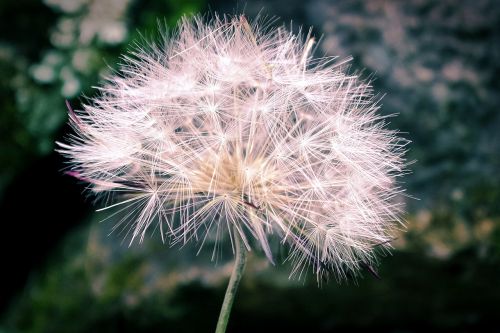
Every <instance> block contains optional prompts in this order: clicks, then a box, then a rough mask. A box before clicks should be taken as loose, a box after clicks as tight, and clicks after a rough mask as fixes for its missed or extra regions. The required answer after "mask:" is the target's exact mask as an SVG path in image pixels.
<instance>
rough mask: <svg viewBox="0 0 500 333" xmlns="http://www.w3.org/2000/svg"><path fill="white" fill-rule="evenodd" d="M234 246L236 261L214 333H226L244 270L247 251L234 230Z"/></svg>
mask: <svg viewBox="0 0 500 333" xmlns="http://www.w3.org/2000/svg"><path fill="white" fill-rule="evenodd" d="M234 245H235V248H236V259H235V261H234V267H233V272H232V273H231V278H230V279H229V284H228V285H227V289H226V295H225V296H224V302H223V303H222V308H221V309H220V314H219V320H218V321H217V328H216V329H215V333H224V332H226V328H227V323H228V321H229V315H230V314H231V308H232V307H233V302H234V297H235V296H236V291H237V290H238V285H239V284H240V280H241V277H242V276H243V271H244V270H245V264H246V259H247V249H246V248H245V244H243V241H242V240H241V239H240V235H239V234H238V232H237V231H236V229H235V232H234Z"/></svg>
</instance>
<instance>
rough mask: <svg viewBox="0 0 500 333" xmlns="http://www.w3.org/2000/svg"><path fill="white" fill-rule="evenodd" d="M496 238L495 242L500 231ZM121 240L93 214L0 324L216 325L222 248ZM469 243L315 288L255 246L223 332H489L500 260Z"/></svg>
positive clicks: (59, 328) (227, 266)
mask: <svg viewBox="0 0 500 333" xmlns="http://www.w3.org/2000/svg"><path fill="white" fill-rule="evenodd" d="M108 227H110V226H109V225H108ZM89 228H90V231H89ZM495 237H496V240H495V243H496V244H499V242H500V233H497V235H496V236H495ZM122 241H123V238H121V236H119V235H114V236H111V237H110V236H108V235H107V233H106V228H105V226H104V225H102V224H98V223H97V220H94V221H89V223H87V224H86V226H85V227H83V228H80V229H79V230H76V231H75V232H73V233H72V234H71V235H70V236H69V237H68V238H67V239H66V240H65V241H64V242H63V244H61V247H60V248H59V249H58V250H57V251H56V253H57V255H55V256H53V257H52V259H51V262H50V263H49V264H48V265H47V267H46V268H45V269H44V270H42V271H41V272H39V273H38V274H35V275H33V276H32V279H31V280H30V283H29V285H28V287H27V288H26V289H25V291H24V293H23V294H22V295H21V296H20V297H19V298H18V300H17V301H16V302H15V303H14V304H13V306H12V307H11V309H10V311H9V312H8V313H7V314H6V320H5V323H4V324H5V326H4V328H5V329H10V330H11V331H12V332H73V333H78V332H95V331H98V332H139V331H140V332H157V331H167V332H207V331H212V329H213V328H214V327H215V322H216V319H217V317H218V311H219V305H220V303H221V302H222V298H223V295H224V291H225V286H226V283H227V276H228V275H229V273H230V271H231V269H232V260H231V256H230V252H231V251H230V248H229V246H228V245H227V244H226V248H225V249H224V250H226V251H224V252H223V256H222V257H220V258H219V259H218V261H217V264H215V263H213V262H211V261H210V256H211V254H212V253H211V250H212V246H213V245H214V244H213V243H212V244H210V243H209V244H207V245H206V246H205V247H204V250H203V251H202V252H201V253H200V254H199V255H198V256H196V252H197V248H196V247H195V246H187V247H186V248H184V249H182V250H178V249H166V248H165V247H164V246H163V245H161V244H160V243H159V242H158V241H157V239H151V240H148V241H146V242H145V243H144V244H143V245H142V246H141V245H136V246H132V247H130V248H128V247H126V246H123V242H122ZM489 246H492V244H490V245H489ZM475 251H476V250H475V249H474V248H473V247H469V248H468V249H466V250H463V251H461V252H460V253H456V254H454V255H452V256H451V257H450V258H449V259H448V260H447V261H445V262H443V261H442V260H439V259H433V258H431V257H427V256H422V255H421V254H420V253H415V252H413V253H412V252H408V251H400V252H398V253H397V255H395V256H388V257H386V258H383V260H382V262H381V266H380V274H381V275H382V276H383V280H381V281H379V280H377V279H374V278H373V277H372V276H371V275H369V274H368V273H367V272H365V273H364V275H365V277H364V278H362V279H358V280H351V281H350V282H345V281H344V282H343V283H342V284H340V285H339V284H336V283H334V282H333V281H331V282H330V283H328V284H322V285H321V286H320V287H319V288H318V284H317V281H316V280H315V279H314V278H311V279H306V280H302V281H296V280H290V279H288V274H289V271H290V267H288V265H279V266H277V267H272V266H271V265H270V264H269V262H268V261H267V259H266V258H265V256H262V255H260V254H259V255H255V254H254V255H252V256H251V257H250V261H249V264H248V265H247V270H246V272H245V276H244V279H243V282H242V286H241V289H240V290H239V293H238V298H237V302H236V304H235V309H234V312H233V314H232V320H231V321H230V331H231V332H256V331H257V332H262V331H271V330H278V331H280V332H281V331H291V332H299V331H300V332H330V331H333V332H353V331H362V330H366V328H367V327H370V329H371V330H374V331H378V330H384V331H385V332H398V331H399V332H400V331H405V332H412V331H420V330H428V329H431V328H432V329H438V330H453V331H454V332H466V331H469V330H471V329H479V328H483V329H485V330H486V331H488V330H487V328H488V327H493V326H492V325H495V324H496V323H497V314H498V307H497V306H496V304H497V301H498V300H499V299H500V289H499V288H492V287H493V286H495V285H496V283H497V280H498V262H499V259H500V258H498V256H497V257H494V256H484V257H483V258H480V259H476V257H477V254H476V253H475ZM497 253H498V252H497ZM429 272H432V274H429ZM486 305H489V306H486ZM76 318H77V320H76ZM11 331H9V330H8V331H7V332H11Z"/></svg>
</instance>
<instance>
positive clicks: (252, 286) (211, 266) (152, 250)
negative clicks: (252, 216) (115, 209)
mask: <svg viewBox="0 0 500 333" xmlns="http://www.w3.org/2000/svg"><path fill="white" fill-rule="evenodd" d="M261 9H263V11H262V13H263V15H267V16H278V20H277V21H276V22H277V24H282V23H284V24H288V23H289V22H290V21H291V20H293V23H294V27H295V28H298V26H300V25H303V26H304V27H306V28H308V27H309V26H313V27H314V30H313V31H314V34H315V36H317V37H322V39H321V44H320V47H319V49H318V50H317V55H319V56H320V55H323V54H327V55H338V56H339V57H340V59H342V58H346V57H348V56H353V58H354V60H353V61H352V62H351V63H352V68H353V69H358V70H363V75H365V74H366V75H368V74H371V73H374V75H375V77H376V80H375V81H374V82H373V84H374V86H375V89H376V90H377V91H378V92H380V93H385V94H386V96H385V98H384V100H383V107H382V112H384V113H387V114H392V113H397V114H398V117H396V118H393V120H392V122H391V124H390V127H391V128H394V129H396V128H397V129H400V130H401V131H402V132H403V135H404V136H405V137H406V138H408V139H410V140H412V144H411V146H410V151H409V153H408V156H407V157H408V159H409V160H416V163H415V164H413V165H412V166H411V169H412V173H411V174H409V175H408V176H406V177H405V179H404V181H405V183H406V184H405V186H406V187H407V188H408V193H409V194H411V195H412V196H414V197H416V198H418V200H414V199H406V201H407V211H408V212H407V215H406V220H407V222H408V224H407V230H406V232H404V233H402V234H401V235H400V236H399V237H398V239H397V240H395V242H394V246H395V250H394V251H393V252H392V254H391V255H388V256H386V257H385V258H382V259H381V265H380V267H379V273H380V275H381V277H382V279H381V280H377V279H374V278H372V277H371V276H370V275H369V274H367V273H363V275H364V276H362V277H360V278H358V279H356V280H354V279H351V280H349V281H344V282H343V283H342V284H337V283H336V282H335V281H330V283H328V284H323V285H321V286H320V287H318V285H317V283H316V279H315V278H314V277H313V276H309V277H308V278H306V279H305V280H300V281H296V280H289V279H288V272H289V271H290V267H289V265H288V264H286V263H284V264H283V265H281V264H279V265H277V266H276V267H273V266H270V265H269V264H268V263H267V261H266V259H265V258H264V256H263V255H262V253H259V251H255V252H256V253H252V256H251V259H250V262H249V265H248V268H247V272H246V275H245V277H244V279H243V282H242V286H241V289H240V291H239V294H238V297H237V300H236V303H235V307H234V311H233V314H232V317H231V320H230V325H229V330H230V331H233V332H265V331H271V330H274V331H276V330H278V331H285V330H286V331H292V332H295V331H304V332H353V331H367V330H370V331H379V330H384V331H385V332H417V331H441V332H442V331H453V332H469V331H470V332H472V331H478V330H482V331H486V332H500V327H499V324H498V314H499V313H500V287H499V281H500V226H499V222H500V205H499V202H500V175H499V172H500V116H499V112H500V109H499V106H500V103H499V102H500V97H499V94H498V92H499V91H500V80H499V77H500V2H497V1H495V0H490V1H481V0H474V1H451V0H448V1H430V0H419V1H416V0H412V1H382V0H373V1H366V2H365V1H326V0H313V1H299V0H292V1H288V2H287V4H285V3H284V2H283V1H278V0H275V1H248V2H241V3H237V2H233V1H222V2H214V1H211V2H205V1H204V0H188V1H175V0H161V1H152V0H150V1H139V0H100V1H91V0H72V1H69V0H45V1H32V0H17V1H11V0H7V1H2V2H0V31H1V32H0V76H1V80H0V214H1V215H0V216H1V217H0V219H1V222H0V223H1V235H2V240H1V241H0V244H1V245H0V246H1V248H0V253H1V258H0V259H1V267H2V270H1V275H2V280H3V283H2V284H1V286H2V287H1V290H0V292H1V294H0V311H1V312H0V318H1V322H0V332H89V331H95V332H137V331H141V332H156V331H167V332H206V331H212V330H213V328H214V327H215V322H216V320H217V316H218V311H219V307H220V304H221V302H222V297H223V293H224V290H225V284H226V282H227V277H228V274H229V271H230V269H231V258H230V256H229V255H227V257H223V258H220V259H219V260H218V262H217V263H214V262H211V261H210V254H211V253H210V252H211V249H210V248H208V249H207V251H203V252H202V253H201V254H200V255H199V256H195V252H196V249H194V248H185V249H182V250H179V249H177V248H169V247H168V246H165V245H162V244H161V242H160V241H159V239H158V238H159V237H155V236H153V237H152V239H151V240H150V241H146V242H145V244H143V245H142V246H133V247H132V248H128V247H127V244H126V243H122V239H121V237H120V236H118V235H111V236H108V233H109V231H110V229H111V227H112V224H113V223H112V221H106V222H103V223H99V221H101V220H103V219H104V218H105V215H102V214H96V213H93V211H94V209H95V207H94V206H93V199H92V198H91V197H87V196H86V194H85V193H84V189H85V187H84V184H81V183H79V182H78V181H76V180H74V179H72V178H70V177H68V176H64V175H63V172H62V171H61V170H62V169H63V168H64V166H65V164H64V163H65V161H64V160H63V159H62V158H61V156H59V155H58V154H57V153H55V152H54V142H55V141H56V140H61V139H62V138H63V137H64V135H65V134H67V133H69V132H70V129H69V127H68V126H67V125H65V122H66V120H67V114H66V109H65V106H64V100H65V99H68V100H70V101H71V103H72V104H73V106H74V108H78V107H79V105H80V104H79V103H80V99H79V97H80V96H82V95H90V96H91V95H93V94H95V91H94V90H93V89H92V86H96V85H98V84H99V82H101V81H102V77H103V75H105V74H106V73H109V71H110V70H111V68H116V67H115V66H116V65H115V64H116V63H117V62H118V61H119V58H118V57H119V55H120V54H121V53H123V52H125V51H126V50H127V49H129V46H128V45H130V43H131V42H132V41H134V40H138V38H139V35H140V34H145V35H154V34H155V31H156V29H157V23H158V20H161V21H162V22H163V21H164V22H165V23H166V24H167V25H169V26H173V25H174V24H175V22H176V21H177V19H178V18H179V17H180V16H181V15H183V14H188V13H193V12H194V13H195V12H206V11H210V10H211V11H217V12H220V13H240V12H242V11H243V12H245V13H246V14H247V16H248V17H249V18H250V19H252V18H254V17H255V16H256V15H257V14H258V13H259V12H260V11H261ZM156 236H157V235H156ZM285 255H286V253H284V251H282V253H281V257H282V259H284V258H285ZM282 261H283V260H282Z"/></svg>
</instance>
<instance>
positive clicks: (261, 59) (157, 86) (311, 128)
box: [59, 16, 407, 332]
mask: <svg viewBox="0 0 500 333" xmlns="http://www.w3.org/2000/svg"><path fill="white" fill-rule="evenodd" d="M314 44H315V43H314V39H313V38H312V37H311V34H308V35H307V36H306V37H305V38H302V37H301V36H297V35H294V34H292V33H290V32H288V31H286V29H284V28H283V27H280V28H277V29H272V28H270V27H269V26H266V25H264V26H260V25H259V22H254V23H252V24H250V23H249V22H248V21H247V20H246V19H245V18H244V17H243V16H240V17H222V18H221V17H217V16H216V17H215V18H214V19H212V20H211V21H209V22H206V21H205V20H204V19H203V18H201V17H194V18H192V19H187V18H184V19H182V20H181V22H180V23H179V25H178V28H177V30H176V31H175V33H173V34H170V35H164V38H163V39H162V43H159V44H155V43H152V44H149V45H147V46H146V47H139V48H138V49H137V50H136V51H135V52H132V53H131V54H129V55H128V56H125V57H124V64H122V66H121V69H120V71H119V72H118V73H117V74H115V75H114V76H113V77H111V78H110V79H109V80H108V81H107V83H106V84H105V85H104V86H103V87H101V88H99V89H100V95H99V97H96V98H94V99H92V100H90V102H89V103H88V104H87V105H84V107H83V110H81V111H76V112H75V111H72V110H71V108H69V110H70V123H71V125H72V127H73V128H74V131H75V134H74V135H72V136H71V137H70V138H69V139H68V140H67V142H66V143H59V146H60V151H61V152H62V153H63V154H64V155H66V156H67V157H69V159H70V160H71V162H72V164H71V165H72V170H71V171H70V172H71V174H72V175H74V176H76V177H78V178H79V179H82V180H85V181H86V182H88V183H89V186H90V188H91V189H92V190H93V191H94V192H96V193H98V194H106V193H107V194H110V193H114V194H115V197H116V198H119V200H118V201H116V202H112V203H110V204H109V205H108V207H107V208H109V207H119V208H120V209H122V210H126V211H127V214H126V218H123V219H121V220H120V222H119V223H118V224H117V227H124V228H125V229H126V230H127V232H128V234H129V238H130V242H133V241H136V240H137V241H142V240H143V239H144V237H145V235H146V233H147V231H148V229H151V227H154V228H156V227H158V229H159V230H160V233H161V236H162V239H163V240H167V239H168V240H171V241H172V242H173V243H180V244H185V243H187V242H189V241H191V240H195V241H197V242H199V244H200V246H202V245H203V243H204V242H205V240H206V239H207V237H209V236H210V237H215V238H220V237H222V236H221V235H224V234H225V235H227V236H229V238H230V239H231V243H232V245H233V249H234V252H235V253H236V257H237V258H236V265H235V271H234V272H233V276H232V278H231V282H230V286H229V287H228V291H227V293H226V299H225V301H224V306H223V311H222V312H221V319H220V320H222V321H224V320H225V323H223V324H221V321H219V324H220V326H218V331H220V332H222V331H224V329H225V325H226V324H227V316H229V310H228V309H230V308H231V304H232V300H233V297H234V292H235V290H236V287H237V284H238V282H239V278H240V277H241V273H242V271H243V267H244V262H245V255H246V252H247V251H250V249H251V248H252V247H254V246H255V245H256V244H258V246H259V247H260V248H261V249H262V250H263V252H264V253H265V255H266V256H267V258H268V259H269V261H271V262H272V263H274V256H273V252H272V249H271V246H270V239H271V238H272V237H275V238H278V239H280V240H281V244H283V245H287V246H288V247H289V249H290V256H289V258H288V260H289V261H290V262H292V263H293V269H292V273H291V275H293V276H299V277H300V276H301V275H302V274H304V272H305V271H306V270H307V268H308V267H310V268H312V270H313V272H314V273H315V274H316V275H317V277H318V279H322V278H323V277H327V276H328V275H333V276H335V277H336V278H337V279H342V278H345V277H346V274H347V273H349V272H356V271H358V270H359V269H360V268H361V267H363V266H366V265H368V266H369V267H370V268H371V265H372V264H374V263H375V262H376V256H375V248H376V247H381V248H387V247H389V246H390V245H389V242H390V240H391V237H392V231H393V230H394V228H396V227H397V226H398V224H399V223H400V222H401V221H400V217H399V216H400V213H401V207H400V203H399V201H398V200H396V197H397V196H398V195H399V194H400V193H401V192H402V190H401V188H400V187H399V186H398V184H397V178H398V177H399V176H401V175H402V174H403V173H404V168H405V161H404V157H403V154H404V152H405V146H406V144H407V142H406V141H405V140H403V139H401V138H400V137H398V136H397V132H396V131H392V130H389V129H387V128H386V122H385V118H386V117H384V116H381V115H379V114H378V113H377V111H378V108H379V104H378V98H377V97H376V95H374V93H373V91H372V87H371V85H370V84H369V82H365V81H363V80H360V79H359V78H358V77H357V76H356V75H350V74H348V73H346V71H345V62H340V63H336V62H335V59H334V58H314V57H313V56H312V54H313V48H314ZM231 293H232V294H231ZM224 307H225V308H224ZM224 309H225V310H224ZM223 316H226V317H225V318H223Z"/></svg>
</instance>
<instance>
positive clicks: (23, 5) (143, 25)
mask: <svg viewBox="0 0 500 333" xmlns="http://www.w3.org/2000/svg"><path fill="white" fill-rule="evenodd" d="M203 6H204V1H203V0H189V1H176V0H163V1H134V0H101V1H93V0H45V1H44V2H43V3H42V2H39V1H29V0H21V1H3V2H2V3H0V17H1V18H2V19H1V20H0V22H1V23H0V27H1V30H2V31H4V32H7V31H8V33H2V36H1V38H0V71H1V73H2V74H3V75H2V82H1V85H0V97H1V101H0V103H1V104H0V107H1V109H2V112H1V116H0V117H1V118H0V130H1V131H0V135H1V136H0V148H1V151H2V155H1V156H0V172H1V173H0V198H1V197H2V192H3V189H4V188H5V186H6V185H7V184H8V182H9V181H11V180H12V179H13V177H14V176H15V175H16V173H17V172H19V171H20V170H22V168H23V167H24V166H25V165H26V163H30V161H33V160H34V159H36V158H37V157H39V156H43V155H46V154H48V153H50V152H51V151H52V150H53V148H54V140H55V138H56V136H57V133H58V131H60V130H61V127H62V125H63V124H64V123H65V121H66V119H67V110H66V109H65V106H64V99H69V100H72V99H74V98H77V97H78V96H81V95H92V94H93V93H94V91H93V89H92V87H93V86H96V85H98V83H99V81H100V80H101V79H102V78H103V77H105V76H106V75H107V74H108V73H110V72H111V71H112V69H113V68H115V66H116V64H117V63H118V62H119V61H118V60H119V56H120V54H122V53H123V52H124V51H125V50H126V49H127V48H128V45H129V44H130V42H131V41H133V40H137V39H138V38H139V31H140V32H141V33H142V34H146V35H147V34H151V35H156V32H155V31H156V30H157V29H156V28H157V27H158V25H159V24H166V25H169V26H172V25H173V24H174V23H175V22H176V21H177V20H178V19H179V17H180V16H181V15H183V14H189V13H194V12H198V11H199V10H200V9H202V8H203ZM73 102H74V103H75V104H77V102H75V101H73Z"/></svg>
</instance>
